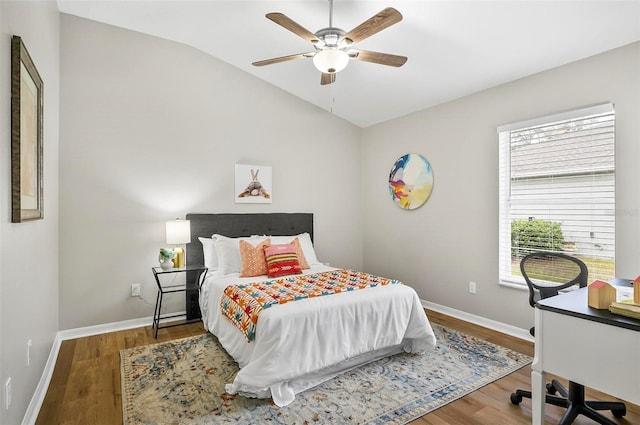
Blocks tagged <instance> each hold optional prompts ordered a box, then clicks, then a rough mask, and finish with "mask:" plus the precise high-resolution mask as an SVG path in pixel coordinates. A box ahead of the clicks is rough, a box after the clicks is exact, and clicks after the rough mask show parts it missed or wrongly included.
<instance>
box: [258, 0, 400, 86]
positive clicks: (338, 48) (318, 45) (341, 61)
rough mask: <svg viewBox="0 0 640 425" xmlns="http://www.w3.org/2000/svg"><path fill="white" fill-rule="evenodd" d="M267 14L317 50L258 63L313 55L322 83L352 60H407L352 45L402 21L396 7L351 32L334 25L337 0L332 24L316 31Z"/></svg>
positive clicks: (390, 62)
mask: <svg viewBox="0 0 640 425" xmlns="http://www.w3.org/2000/svg"><path fill="white" fill-rule="evenodd" d="M266 17H267V18H268V19H270V20H272V21H273V22H275V23H276V24H278V25H280V26H282V27H283V28H285V29H288V30H289V31H291V32H292V33H294V34H295V35H297V36H299V37H301V38H303V39H304V40H307V41H308V42H310V43H311V44H312V45H313V47H314V49H315V50H314V51H312V52H307V53H298V54H295V55H289V56H281V57H278V58H272V59H266V60H262V61H258V62H253V65H254V66H264V65H271V64H274V63H280V62H286V61H290V60H294V59H302V58H313V64H314V65H315V67H316V68H317V69H318V70H319V71H320V72H321V73H322V75H321V76H320V84H322V85H325V84H331V83H333V82H335V81H336V73H338V72H340V71H342V70H343V69H344V68H345V67H346V66H347V64H348V63H349V59H355V60H359V61H364V62H372V63H377V64H380V65H388V66H395V67H399V66H402V65H404V63H405V62H406V61H407V57H406V56H397V55H391V54H388V53H379V52H372V51H368V50H360V49H354V48H352V46H353V45H354V44H356V43H359V42H361V41H362V40H364V39H366V38H368V37H371V36H372V35H374V34H376V33H378V32H380V31H382V30H383V29H385V28H388V27H390V26H391V25H393V24H396V23H398V22H400V21H401V20H402V15H401V14H400V12H398V11H397V10H396V9H394V8H392V7H387V8H386V9H384V10H382V11H380V12H379V13H377V14H376V15H375V16H372V17H371V18H369V19H367V20H366V21H364V22H363V23H361V24H360V25H358V26H357V27H355V28H354V29H352V30H351V31H349V32H345V31H344V30H342V29H340V28H336V27H334V26H333V0H329V26H328V27H327V28H322V29H320V30H318V31H316V33H315V34H314V33H312V32H310V31H308V30H307V29H306V28H304V27H302V26H301V25H299V24H298V23H296V22H294V21H293V20H291V19H290V18H289V17H287V16H286V15H284V14H283V13H279V12H274V13H267V15H266Z"/></svg>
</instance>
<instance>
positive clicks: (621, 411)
mask: <svg viewBox="0 0 640 425" xmlns="http://www.w3.org/2000/svg"><path fill="white" fill-rule="evenodd" d="M611 413H613V416H614V417H616V418H618V419H620V418H621V417H623V416H624V415H626V414H627V408H626V407H625V408H624V409H614V410H612V411H611Z"/></svg>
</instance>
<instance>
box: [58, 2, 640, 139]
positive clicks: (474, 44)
mask: <svg viewBox="0 0 640 425" xmlns="http://www.w3.org/2000/svg"><path fill="white" fill-rule="evenodd" d="M386 7H393V8H395V9H397V10H398V11H399V12H400V13H401V14H402V15H403V17H404V19H403V20H402V21H401V22H399V23H397V24H395V25H393V26H391V27H389V28H387V29H385V30H383V31H381V32H379V33H377V34H375V35H373V36H371V37H369V38H367V39H366V40H364V41H362V42H361V43H359V44H357V46H356V47H358V48H361V49H364V50H373V51H376V52H383V53H391V54H396V55H402V56H407V57H408V58H409V59H408V61H407V63H406V64H405V65H404V66H402V67H400V68H395V67H389V66H383V65H378V64H374V63H368V62H362V61H354V60H351V61H349V64H348V66H347V67H346V69H345V70H343V71H341V72H339V73H338V74H337V75H336V77H337V78H336V82H335V83H334V84H330V85H325V86H321V85H320V73H319V71H317V70H316V69H315V67H314V66H313V62H312V59H299V60H295V61H289V62H283V63H278V64H273V65H268V66H264V67H254V66H252V65H251V63H252V62H255V61H258V60H262V59H269V58H273V57H279V56H286V55H291V54H296V53H304V52H310V51H313V47H311V45H310V43H308V42H306V41H305V40H303V39H302V38H300V37H298V36H296V35H295V34H293V33H292V32H289V31H288V30H286V29H284V28H283V27H281V26H279V25H277V24H275V23H274V22H272V21H270V20H268V19H267V18H265V14H267V13H269V12H282V13H284V14H285V15H287V16H288V17H289V18H291V19H292V20H293V21H295V22H296V23H298V24H300V25H301V26H303V27H304V28H306V29H307V30H309V31H311V32H316V31H317V30H319V29H321V28H325V27H327V26H329V1H328V0H297V1H268V0H261V1H245V0H233V1H214V0H173V1H171V0H169V1H159V0H140V1H131V0H129V1H116V0H108V1H100V0H58V8H59V10H60V11H61V12H63V13H68V14H72V15H77V16H80V17H83V18H87V19H92V20H95V21H99V22H104V23H107V24H111V25H115V26H119V27H122V28H126V29H130V30H134V31H138V32H142V33H146V34H151V35H155V36H158V37H162V38H165V39H169V40H173V41H177V42H180V43H184V44H186V45H190V46H193V47H195V48H198V49H200V50H202V51H204V52H207V53H209V54H210V55H211V56H213V57H216V58H218V59H220V60H223V61H225V62H227V63H229V64H231V65H233V66H235V67H237V68H239V69H241V70H243V71H246V72H248V73H250V74H252V75H254V76H256V77H257V78H260V79H262V80H265V81H268V82H269V83H271V84H273V85H275V86H277V87H279V88H281V89H283V90H286V91H287V92H289V93H291V94H293V95H295V96H298V97H300V98H302V99H304V100H306V101H308V102H310V103H312V104H314V105H317V106H318V107H320V108H323V109H325V110H327V111H331V112H332V113H333V114H335V115H337V116H339V117H341V118H343V119H345V120H347V121H350V122H351V123H353V124H355V125H357V126H360V127H367V126H370V125H373V124H376V123H379V122H382V121H386V120H389V119H393V118H397V117H399V116H403V115H406V114H408V113H411V112H414V111H418V110H421V109H425V108H428V107H431V106H434V105H437V104H440V103H443V102H447V101H449V100H453V99H456V98H459V97H462V96H465V95H469V94H471V93H474V92H477V91H480V90H483V89H486V88H489V87H492V86H496V85H499V84H502V83H505V82H508V81H512V80H515V79H518V78H522V77H525V76H527V75H531V74H534V73H537V72H540V71H543V70H546V69H550V68H553V67H557V66H560V65H563V64H566V63H569V62H573V61H576V60H579V59H582V58H586V57H588V56H592V55H595V54H598V53H601V52H604V51H607V50H610V49H613V48H616V47H620V46H623V45H625V44H629V43H632V42H634V41H637V40H640V0H627V1H615V0H605V1H595V0H593V1H576V0H572V1H522V0H503V1H482V0H475V1H473V0H472V1H456V0H443V1H435V0H434V1H417V0H413V1H395V0H367V1H349V0H335V1H334V6H333V26H335V27H339V28H342V29H343V30H345V31H349V30H351V29H353V28H354V27H356V26H357V25H359V24H360V23H361V22H363V21H365V20H366V19H368V18H370V17H372V16H373V15H375V14H376V13H378V12H379V11H381V10H382V9H384V8H386Z"/></svg>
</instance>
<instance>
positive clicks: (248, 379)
mask: <svg viewBox="0 0 640 425" xmlns="http://www.w3.org/2000/svg"><path fill="white" fill-rule="evenodd" d="M186 218H187V219H188V220H190V221H191V233H192V234H191V242H190V243H189V244H187V255H186V258H187V264H205V265H207V266H208V267H210V268H211V269H214V268H215V270H210V271H209V273H207V277H206V278H205V279H204V281H203V282H201V286H200V293H199V300H198V301H199V306H200V310H201V312H202V320H203V324H204V327H205V329H207V330H208V331H209V332H211V333H212V334H214V335H215V336H216V337H217V338H218V340H219V341H220V343H221V345H222V346H223V347H224V348H225V350H226V351H227V352H228V353H229V354H230V355H231V356H232V357H233V358H234V359H235V361H237V362H238V365H239V367H240V371H239V372H238V373H237V375H236V376H235V378H234V380H233V382H230V383H228V384H227V385H226V387H225V390H226V391H227V392H228V393H229V394H240V395H243V396H246V397H257V398H268V397H271V398H272V399H273V402H274V403H275V404H276V405H278V406H286V405H287V404H289V403H291V402H292V401H293V400H294V398H295V394H298V393H300V392H302V391H304V390H306V389H309V388H312V387H314V386H316V385H319V384H320V383H322V382H324V381H326V380H328V379H331V378H333V377H335V376H337V375H339V374H342V373H344V372H346V371H348V370H350V369H352V368H355V367H357V366H360V365H362V364H365V363H368V362H371V361H375V360H378V359H380V358H383V357H387V356H391V355H395V354H398V353H401V352H408V353H416V354H425V353H428V352H429V351H430V350H432V349H433V348H434V347H435V335H434V333H433V330H432V329H431V326H430V324H429V322H428V320H427V317H426V315H425V313H424V310H423V308H422V305H421V303H420V300H419V298H418V296H417V294H416V292H415V291H414V290H413V289H412V288H411V287H409V286H407V285H403V284H401V283H399V282H397V281H394V280H392V279H385V278H379V277H377V276H371V275H367V274H366V273H361V272H354V271H345V270H341V269H336V268H333V267H329V266H326V265H324V264H322V263H321V262H320V261H319V260H318V259H317V257H316V254H315V251H314V250H313V244H312V240H313V214H310V213H271V214H187V217H186ZM213 235H216V236H215V237H214V238H212V236H213ZM241 238H242V239H241ZM265 238H268V239H269V241H270V242H269V243H271V244H272V245H274V246H285V245H286V244H288V243H293V242H292V240H293V239H298V241H296V244H297V245H296V246H297V247H298V249H299V251H298V253H299V254H300V250H301V252H302V254H301V255H300V256H301V257H305V258H306V262H307V263H308V266H309V268H308V269H304V270H302V273H301V274H297V275H295V276H283V277H276V278H268V277H267V276H266V275H259V276H253V277H240V273H238V272H237V269H234V267H235V266H237V264H235V265H234V266H230V265H229V264H230V263H233V261H230V262H229V261H227V260H229V258H230V257H229V254H228V252H229V251H226V248H225V246H229V247H235V246H237V245H238V244H239V243H240V242H239V241H240V240H244V242H242V244H244V246H245V247H246V246H248V245H247V244H246V242H249V243H252V244H253V245H256V246H257V245H259V244H260V243H262V242H261V241H264V240H265ZM211 239H213V240H214V244H213V245H215V244H216V243H217V244H218V246H217V250H215V249H214V250H213V251H214V252H216V253H217V254H219V255H218V257H216V258H213V257H212V255H213V254H212V251H211V250H212V243H211ZM216 241H217V242H216ZM220 241H222V242H220ZM225 244H227V245H225ZM279 244H285V245H279ZM265 252H267V251H265ZM212 258H213V260H212ZM243 258H244V257H243ZM237 260H238V259H237V258H236V260H235V261H236V262H237ZM212 261H217V264H213V263H211V262H212ZM207 263H209V264H207ZM355 275H357V276H358V279H361V278H362V279H363V280H365V283H366V285H365V284H361V285H360V286H361V287H362V288H363V289H364V290H353V291H352V290H350V289H349V290H343V291H342V292H341V293H337V292H340V291H336V293H334V294H331V295H328V296H313V297H307V298H304V299H300V300H297V301H295V302H287V303H284V304H279V305H276V306H274V307H272V308H266V307H265V309H264V310H262V311H261V312H260V315H259V320H258V321H257V322H255V328H253V329H254V331H255V332H253V333H251V332H248V331H247V329H246V328H243V330H244V332H243V330H241V329H240V325H239V324H240V320H238V321H237V322H235V323H234V322H233V320H232V318H233V315H229V314H228V315H227V316H225V308H224V307H223V308H221V304H222V305H223V306H224V305H225V303H228V302H230V301H232V300H233V299H235V298H234V296H232V295H230V294H232V293H233V291H240V290H239V289H238V288H245V287H251V288H255V287H260V288H264V287H267V286H269V285H272V284H283V283H285V284H287V285H288V283H287V282H293V281H294V280H301V281H304V282H306V283H305V284H308V283H309V282H314V283H315V282H317V281H321V282H325V281H327V282H330V283H333V282H334V281H333V280H332V279H333V278H334V277H336V276H339V277H341V278H342V277H345V276H346V277H345V278H344V279H343V281H344V282H347V284H351V283H352V282H355V280H354V279H352V277H353V276H355ZM367 279H369V280H367ZM370 281H371V282H375V283H376V284H375V285H374V284H370ZM358 282H359V281H358ZM378 283H379V284H378ZM231 285H233V286H231ZM243 285H244V286H243ZM250 285H253V286H250ZM255 285H257V286H255ZM269 287H270V286H269ZM356 289H358V288H356ZM252 290H253V289H252ZM321 295H326V294H325V293H323V294H321ZM243 305H244V304H243ZM267 307H268V306H267ZM243 308H244V307H243ZM251 338H253V339H251ZM426 355H428V354H426Z"/></svg>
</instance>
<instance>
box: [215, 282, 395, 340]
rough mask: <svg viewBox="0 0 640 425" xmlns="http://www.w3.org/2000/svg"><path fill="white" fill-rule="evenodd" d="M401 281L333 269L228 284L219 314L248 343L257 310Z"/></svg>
mask: <svg viewBox="0 0 640 425" xmlns="http://www.w3.org/2000/svg"><path fill="white" fill-rule="evenodd" d="M392 284H400V282H399V281H397V280H395V279H387V278H384V277H379V276H374V275H371V274H368V273H364V272H354V271H351V270H332V271H328V272H321V273H315V274H308V275H295V276H289V277H286V278H283V279H278V280H267V281H264V282H255V283H248V284H238V285H229V286H227V287H226V288H225V290H224V295H223V296H222V300H221V301H220V308H221V310H222V314H223V315H224V316H225V317H226V318H227V319H229V320H230V321H231V323H233V325H234V326H235V327H237V328H238V329H240V331H242V333H243V334H244V335H245V337H246V339H247V342H251V341H253V340H254V339H255V338H256V325H257V324H258V318H259V316H260V313H261V312H262V311H263V310H265V309H267V308H270V307H272V306H274V305H277V304H285V303H288V302H291V301H298V300H303V299H307V298H314V297H321V296H325V295H332V294H339V293H341V292H348V291H356V290H360V289H366V288H373V287H376V286H385V285H392Z"/></svg>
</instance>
